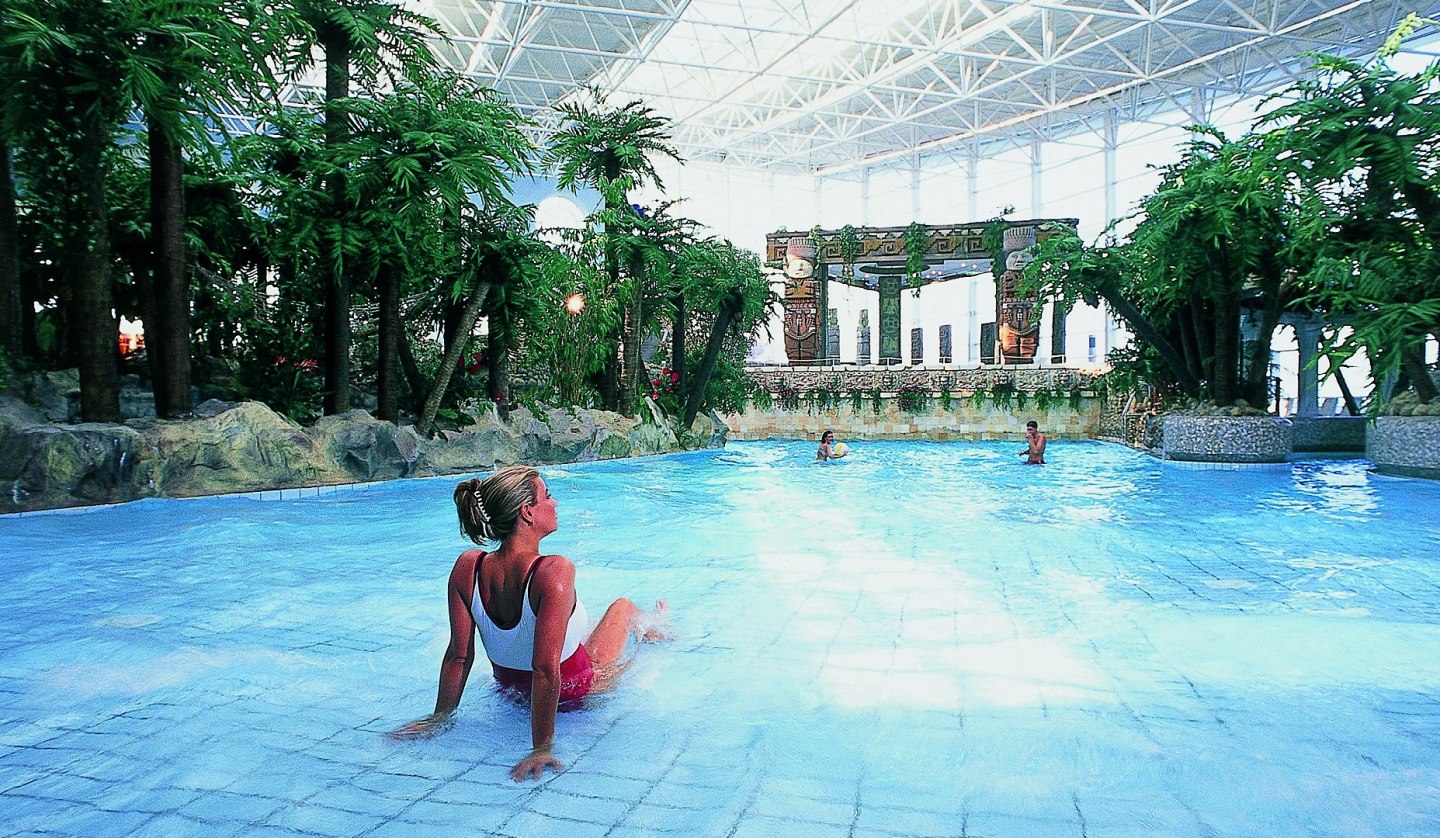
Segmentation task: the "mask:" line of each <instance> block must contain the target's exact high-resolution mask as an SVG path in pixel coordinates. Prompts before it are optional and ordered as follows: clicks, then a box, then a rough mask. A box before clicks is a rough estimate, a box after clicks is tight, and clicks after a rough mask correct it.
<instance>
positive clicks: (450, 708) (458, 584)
mask: <svg viewBox="0 0 1440 838" xmlns="http://www.w3.org/2000/svg"><path fill="white" fill-rule="evenodd" d="M478 556H479V553H478V551H467V552H465V553H461V554H460V558H458V559H456V560H455V567H454V569H452V570H451V571H450V580H449V581H448V582H447V583H446V593H445V601H446V606H447V608H448V609H449V612H450V645H449V646H447V647H446V649H445V657H444V658H443V659H441V661H440V688H439V690H438V692H437V695H436V696H435V712H433V713H431V714H430V715H428V716H426V717H425V718H423V719H417V720H416V721H413V722H411V723H410V724H408V725H405V726H404V727H402V728H400V729H399V730H396V731H394V732H393V733H391V734H390V735H391V736H393V737H396V738H399V739H410V738H416V737H424V736H433V735H435V734H436V733H439V732H441V730H443V729H444V727H443V726H444V723H445V722H446V721H448V720H449V718H450V714H451V713H453V712H455V708H456V707H458V706H459V705H460V696H461V694H462V693H464V692H465V682H466V681H467V680H468V679H469V678H470V667H471V665H472V664H474V662H475V617H474V615H473V614H471V613H470V603H469V602H468V601H467V594H468V589H469V588H470V587H471V586H472V585H473V584H474V580H475V561H476V559H477V558H478Z"/></svg>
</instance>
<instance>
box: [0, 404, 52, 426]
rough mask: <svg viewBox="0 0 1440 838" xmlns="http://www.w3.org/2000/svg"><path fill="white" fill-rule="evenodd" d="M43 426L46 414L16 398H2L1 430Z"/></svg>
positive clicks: (0, 411)
mask: <svg viewBox="0 0 1440 838" xmlns="http://www.w3.org/2000/svg"><path fill="white" fill-rule="evenodd" d="M43 424H45V414H43V413H41V412H40V411H38V410H36V409H35V408H33V407H31V406H30V405H28V404H26V403H25V402H23V401H21V400H20V399H17V398H15V397H14V396H0V428H23V427H26V426H28V425H43Z"/></svg>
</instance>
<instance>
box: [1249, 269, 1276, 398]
mask: <svg viewBox="0 0 1440 838" xmlns="http://www.w3.org/2000/svg"><path fill="white" fill-rule="evenodd" d="M1280 308H1281V299H1280V283H1279V282H1278V281H1276V282H1273V283H1267V284H1266V287H1265V309H1264V311H1262V312H1261V314H1260V331H1259V332H1258V333H1257V334H1256V336H1255V348H1254V349H1253V350H1252V351H1251V353H1250V363H1249V366H1248V368H1247V369H1246V371H1245V392H1244V398H1245V400H1246V401H1248V402H1249V403H1250V406H1251V407H1264V406H1265V405H1266V404H1268V403H1269V401H1270V394H1269V380H1270V340H1271V338H1272V337H1273V336H1274V335H1275V329H1276V327H1277V326H1279V325H1280Z"/></svg>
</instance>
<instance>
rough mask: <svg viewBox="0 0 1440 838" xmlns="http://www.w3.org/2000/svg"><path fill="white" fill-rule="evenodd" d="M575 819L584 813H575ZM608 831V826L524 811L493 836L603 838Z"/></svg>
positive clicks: (518, 837)
mask: <svg viewBox="0 0 1440 838" xmlns="http://www.w3.org/2000/svg"><path fill="white" fill-rule="evenodd" d="M575 816H576V817H577V818H579V817H584V812H583V811H579V812H576V813H575ZM609 831H610V824H608V823H607V824H594V823H586V822H584V821H581V820H571V819H568V818H556V817H551V816H548V815H542V814H540V813H539V812H530V811H525V812H521V813H519V814H517V815H515V816H514V817H513V818H511V819H510V820H508V821H506V822H505V823H504V824H503V825H502V826H501V827H500V828H499V829H498V830H497V832H496V833H495V834H497V835H503V836H506V838H538V836H550V835H553V836H556V838H560V836H564V838H604V836H605V834H606V833H607V832H609Z"/></svg>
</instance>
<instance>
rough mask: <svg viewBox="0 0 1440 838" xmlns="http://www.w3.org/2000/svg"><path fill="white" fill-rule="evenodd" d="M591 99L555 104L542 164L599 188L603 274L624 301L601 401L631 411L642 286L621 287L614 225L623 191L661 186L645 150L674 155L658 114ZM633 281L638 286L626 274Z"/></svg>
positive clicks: (623, 206) (569, 185)
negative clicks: (556, 114) (618, 348)
mask: <svg viewBox="0 0 1440 838" xmlns="http://www.w3.org/2000/svg"><path fill="white" fill-rule="evenodd" d="M594 98H595V102H594V104H593V105H591V104H575V103H566V104H564V105H561V106H560V116H561V120H562V122H561V126H560V129H559V130H558V131H556V132H555V133H554V134H553V135H552V137H551V142H550V148H549V150H548V151H547V152H546V155H545V161H546V163H547V165H551V166H554V167H555V169H556V172H557V175H558V177H557V181H558V183H559V186H560V188H561V189H574V188H575V187H576V186H579V185H580V184H586V185H589V186H591V187H594V188H595V189H596V190H598V191H599V192H600V194H601V196H602V197H603V198H604V201H605V207H604V209H603V210H602V211H601V213H600V214H599V220H600V222H601V224H602V225H603V227H604V231H605V233H604V235H605V242H606V244H605V270H606V272H607V274H608V276H609V280H610V287H609V293H612V294H624V295H625V296H626V298H627V300H628V301H629V307H628V308H627V310H626V313H625V320H624V322H623V324H622V326H621V338H622V339H621V344H622V353H621V354H622V356H623V362H621V361H616V362H612V363H611V365H610V369H611V370H613V373H610V374H607V383H606V392H605V393H604V399H605V405H606V407H607V408H609V409H611V410H619V411H620V412H621V413H623V414H625V415H627V416H630V415H633V413H634V409H635V401H636V382H637V380H638V376H639V372H640V370H639V366H640V364H639V359H640V337H641V330H640V323H639V321H640V317H641V301H642V299H643V292H642V291H641V289H640V288H638V287H635V288H631V289H622V288H621V286H620V272H621V263H622V261H623V254H622V253H621V252H620V247H619V244H620V243H619V236H618V228H619V227H621V226H623V224H624V216H625V214H627V213H629V212H630V211H631V210H630V202H629V192H630V190H632V189H635V188H638V187H640V186H643V185H645V184H648V183H653V184H655V185H656V186H657V187H658V186H662V184H661V183H660V178H659V176H658V175H657V174H656V172H655V167H654V165H653V164H652V163H651V162H650V156H651V155H655V154H663V155H666V156H668V157H670V158H672V159H674V160H677V161H678V160H679V159H680V155H679V153H678V152H677V151H676V150H675V148H674V147H673V146H672V145H671V144H670V135H669V134H668V133H667V129H668V127H669V124H670V121H669V120H668V119H666V118H664V117H661V116H657V115H656V114H655V112H654V111H653V110H651V109H650V108H648V107H646V106H645V105H643V104H642V103H641V102H640V101H638V100H636V101H632V102H628V103H626V104H625V105H623V106H621V107H619V108H613V109H612V108H609V107H608V106H607V103H606V101H605V97H604V96H603V95H599V94H594ZM632 284H634V285H637V286H638V284H639V278H638V277H632Z"/></svg>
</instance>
